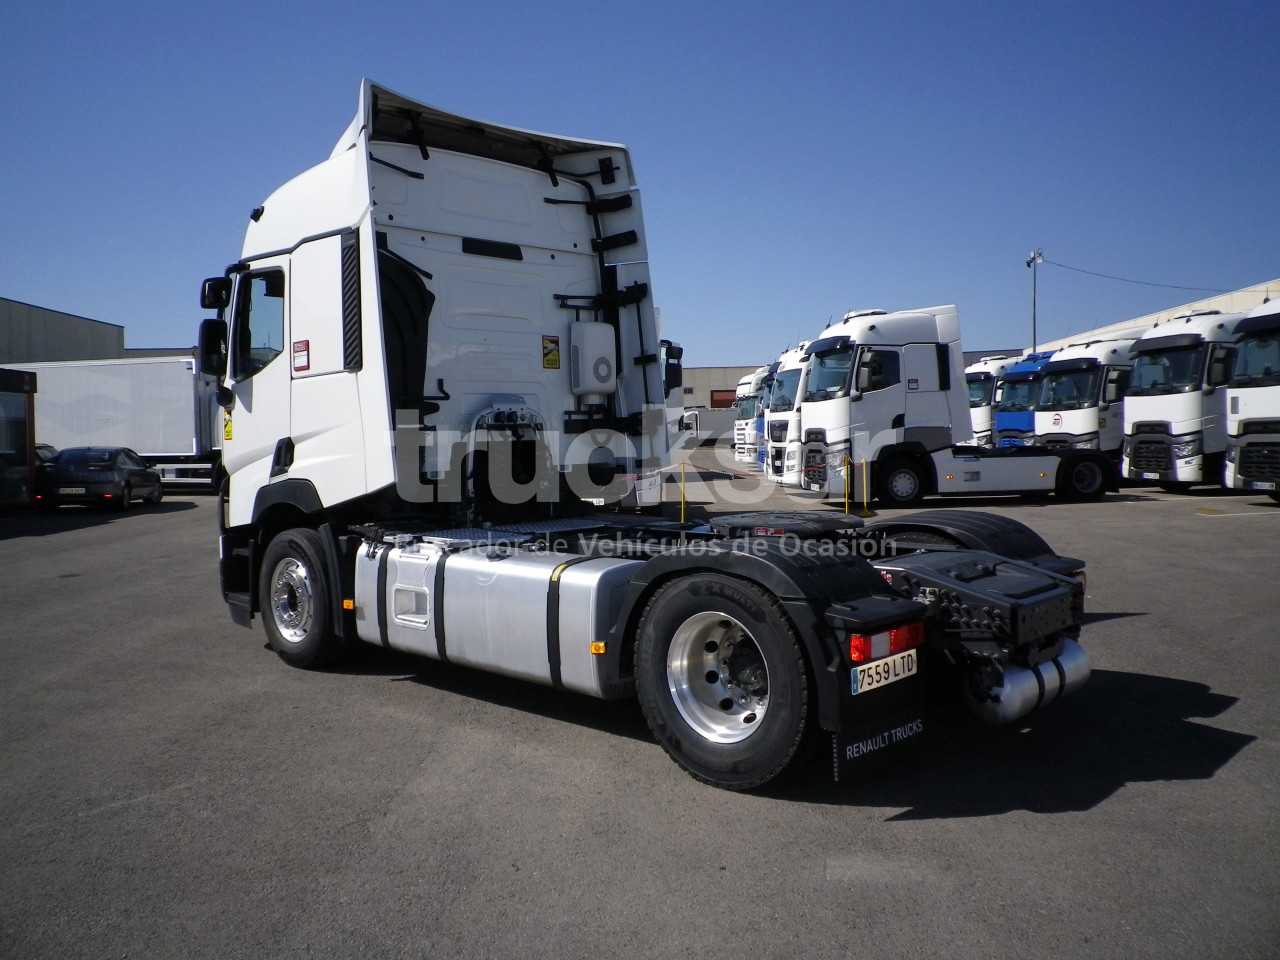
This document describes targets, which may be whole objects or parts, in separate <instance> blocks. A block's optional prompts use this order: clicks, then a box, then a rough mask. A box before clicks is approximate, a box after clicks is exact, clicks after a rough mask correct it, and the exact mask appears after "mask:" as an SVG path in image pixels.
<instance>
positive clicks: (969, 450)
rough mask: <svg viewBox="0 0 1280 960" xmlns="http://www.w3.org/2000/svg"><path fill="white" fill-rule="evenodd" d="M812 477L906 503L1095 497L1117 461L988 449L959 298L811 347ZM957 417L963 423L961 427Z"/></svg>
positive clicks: (855, 327) (864, 321)
mask: <svg viewBox="0 0 1280 960" xmlns="http://www.w3.org/2000/svg"><path fill="white" fill-rule="evenodd" d="M808 353H809V361H808V362H809V363H810V365H811V369H810V373H809V378H810V379H809V382H810V384H811V388H810V391H809V393H808V395H807V397H806V401H805V403H804V406H803V414H802V417H803V430H804V439H805V452H804V486H805V488H806V489H808V490H810V491H812V492H815V493H818V494H819V495H822V496H825V497H832V498H836V497H842V496H844V495H845V493H846V480H847V487H848V494H849V496H850V497H851V499H854V500H857V501H861V500H863V499H864V498H865V499H868V500H869V499H871V498H872V497H875V498H878V499H879V500H880V501H881V502H883V503H885V504H889V505H908V504H911V503H914V502H916V501H917V500H919V499H920V498H921V497H923V496H927V495H929V494H935V493H936V494H951V493H1037V492H1057V493H1060V494H1062V495H1065V496H1071V497H1078V498H1092V497H1099V496H1102V495H1104V494H1105V492H1106V491H1107V490H1108V489H1114V488H1115V471H1114V469H1113V468H1112V467H1111V465H1110V464H1109V463H1108V462H1107V461H1106V459H1105V458H1103V457H1101V456H1100V455H1097V454H1094V453H1093V452H1091V451H1085V450H1078V451H1077V450H1072V451H1053V452H1041V451H1038V450H1037V449H1036V448H1034V447H1028V448H1025V449H1024V448H1021V447H1004V448H995V449H987V448H982V447H979V446H977V445H975V444H974V443H973V442H972V434H971V433H970V423H971V421H970V417H969V397H968V385H967V383H966V381H965V379H964V377H963V370H962V368H961V366H960V364H961V362H962V356H963V354H962V352H961V350H960V327H959V321H958V319H957V315H956V308H955V307H954V306H951V305H948V306H940V307H925V308H922V309H919V310H903V311H899V312H895V313H888V314H879V315H876V316H868V317H856V316H854V317H850V318H847V319H846V320H845V321H844V322H842V323H841V324H838V325H836V326H833V327H831V328H829V329H828V330H827V331H826V335H825V336H823V337H822V338H820V339H818V340H815V341H814V342H813V343H812V344H810V346H809V350H808ZM953 425H959V427H958V429H956V428H955V427H953Z"/></svg>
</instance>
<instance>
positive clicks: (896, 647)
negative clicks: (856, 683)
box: [849, 622, 924, 663]
mask: <svg viewBox="0 0 1280 960" xmlns="http://www.w3.org/2000/svg"><path fill="white" fill-rule="evenodd" d="M922 643H924V624H923V623H920V622H917V623H906V624H903V625H902V626H900V627H894V628H893V629H892V630H885V631H883V632H882V633H851V634H849V659H850V660H852V661H853V662H854V663H866V662H867V661H868V660H878V659H879V658H881V657H888V656H891V655H892V654H895V653H902V652H903V651H904V650H914V649H915V648H916V647H918V646H920V645H921V644H922Z"/></svg>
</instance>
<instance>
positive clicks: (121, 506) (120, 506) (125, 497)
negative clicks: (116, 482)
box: [116, 483, 133, 513]
mask: <svg viewBox="0 0 1280 960" xmlns="http://www.w3.org/2000/svg"><path fill="white" fill-rule="evenodd" d="M132 498H133V491H132V490H130V489H129V485H128V484H127V483H126V484H125V485H124V486H123V487H121V488H120V500H119V502H118V503H117V504H116V509H117V510H119V511H120V512H121V513H124V512H125V511H127V510H128V509H129V508H130V507H131V506H133V504H132V503H131V502H130V501H131V499H132Z"/></svg>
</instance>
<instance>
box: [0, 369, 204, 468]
mask: <svg viewBox="0 0 1280 960" xmlns="http://www.w3.org/2000/svg"><path fill="white" fill-rule="evenodd" d="M14 367H15V368H16V369H20V370H29V371H31V372H32V373H35V374H36V375H37V377H38V378H39V385H40V386H39V391H38V393H37V394H36V401H35V408H36V436H38V437H39V438H40V442H41V443H48V444H52V445H53V446H55V447H57V448H58V449H64V448H66V447H128V448H130V449H132V450H135V451H137V453H138V454H139V455H141V457H142V458H143V459H144V460H145V461H146V462H147V464H148V465H149V466H151V467H154V468H155V469H156V470H158V471H159V472H160V477H161V479H162V481H163V482H164V483H167V484H203V485H208V484H209V483H210V482H211V480H212V479H213V477H214V474H215V473H216V471H217V469H218V463H219V461H220V459H221V453H222V435H223V422H222V410H221V409H220V408H219V407H218V402H217V383H216V381H215V380H214V379H213V378H212V377H208V376H205V375H204V374H202V373H200V372H199V371H198V370H197V369H196V361H195V359H194V358H193V357H192V356H191V355H190V354H181V355H176V356H168V357H128V358H125V359H115V360H66V361H62V362H58V363H20V364H14Z"/></svg>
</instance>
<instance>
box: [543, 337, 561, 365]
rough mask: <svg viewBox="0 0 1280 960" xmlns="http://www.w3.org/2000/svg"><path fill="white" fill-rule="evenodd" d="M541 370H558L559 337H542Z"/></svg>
mask: <svg viewBox="0 0 1280 960" xmlns="http://www.w3.org/2000/svg"><path fill="white" fill-rule="evenodd" d="M542 369H544V370H559V369H560V338H559V337H543V338H542Z"/></svg>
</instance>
